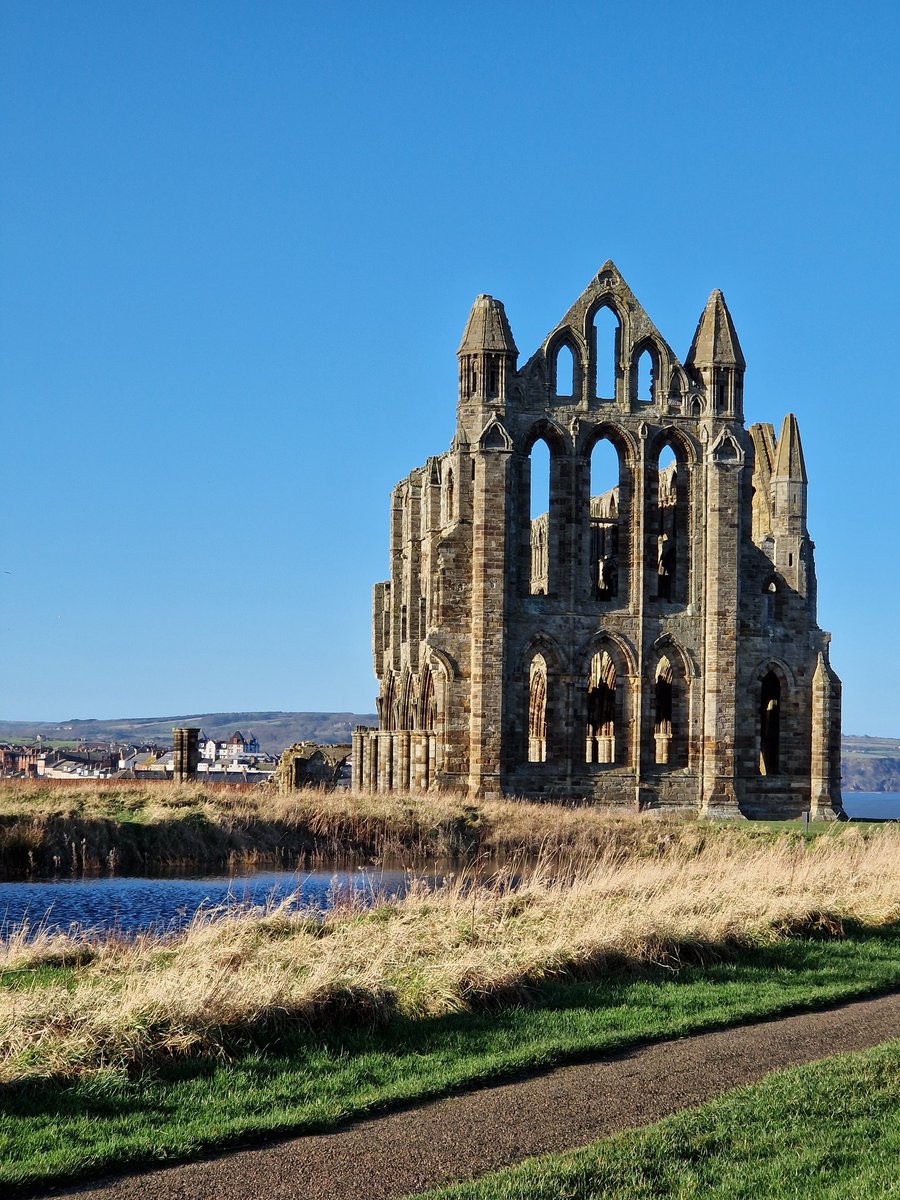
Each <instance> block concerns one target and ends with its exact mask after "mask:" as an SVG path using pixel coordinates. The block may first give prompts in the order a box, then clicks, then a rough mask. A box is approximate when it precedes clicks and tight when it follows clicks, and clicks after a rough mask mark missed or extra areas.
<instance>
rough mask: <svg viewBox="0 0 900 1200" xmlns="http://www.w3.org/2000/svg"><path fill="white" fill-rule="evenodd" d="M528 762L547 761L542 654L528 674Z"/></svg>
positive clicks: (545, 676) (545, 696)
mask: <svg viewBox="0 0 900 1200" xmlns="http://www.w3.org/2000/svg"><path fill="white" fill-rule="evenodd" d="M528 761H529V762H546V761H547V663H546V661H545V659H544V656H543V655H542V654H536V655H535V656H534V658H533V659H532V660H531V667H530V669H529V672H528Z"/></svg>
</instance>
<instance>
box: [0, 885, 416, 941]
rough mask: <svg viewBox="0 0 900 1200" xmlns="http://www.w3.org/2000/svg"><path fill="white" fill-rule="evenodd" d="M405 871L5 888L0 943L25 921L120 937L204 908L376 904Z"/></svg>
mask: <svg viewBox="0 0 900 1200" xmlns="http://www.w3.org/2000/svg"><path fill="white" fill-rule="evenodd" d="M411 878H413V877H412V876H411V875H410V874H409V872H407V871H400V870H395V871H388V870H372V869H368V870H363V869H359V870H351V871H328V872H325V871H322V872H313V873H309V874H307V873H298V872H296V871H258V872H248V873H247V874H242V875H211V876H204V877H201V878H188V879H171V878H169V879H142V878H132V877H127V878H111V879H67V880H52V881H45V882H40V883H3V884H0V936H2V935H3V933H4V932H5V931H7V930H9V929H10V928H12V927H15V926H17V925H21V924H22V922H23V921H25V920H27V921H28V924H29V926H30V927H31V928H32V929H35V928H36V927H38V926H40V927H42V928H44V929H46V930H48V931H50V932H59V931H66V930H68V929H70V928H71V927H72V926H73V925H77V926H81V927H82V928H85V929H91V930H97V931H107V930H117V931H121V932H122V933H129V934H130V933H137V932H138V931H141V930H154V931H157V932H163V931H166V930H175V929H180V928H183V927H184V926H185V925H187V924H189V923H190V921H191V919H192V917H193V916H194V914H195V913H196V912H197V911H198V910H200V909H208V908H220V907H226V908H229V909H240V908H244V909H246V908H261V907H264V906H265V905H267V904H275V903H278V902H279V901H280V900H284V899H285V898H286V897H288V896H291V897H292V898H293V899H292V904H294V905H296V906H297V907H304V908H306V907H309V908H313V909H317V910H319V911H324V910H325V909H328V908H331V907H333V906H334V904H335V901H336V900H337V899H338V898H340V897H347V896H349V895H353V896H356V897H359V898H361V899H366V900H371V899H372V897H373V896H375V895H386V896H396V895H401V894H402V893H403V892H404V891H405V890H406V888H407V887H408V886H409V881H410V879H411Z"/></svg>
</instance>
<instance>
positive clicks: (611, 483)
mask: <svg viewBox="0 0 900 1200" xmlns="http://www.w3.org/2000/svg"><path fill="white" fill-rule="evenodd" d="M590 504H591V512H590V526H591V551H590V571H591V593H592V595H593V596H594V598H595V599H597V600H613V599H615V598H616V597H617V596H618V594H619V456H618V454H617V453H616V449H615V447H614V446H613V445H612V443H611V442H609V441H608V440H606V439H605V438H601V440H600V441H599V442H598V443H597V444H596V446H595V447H594V449H593V451H592V453H591V500H590Z"/></svg>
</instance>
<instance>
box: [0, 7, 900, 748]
mask: <svg viewBox="0 0 900 1200" xmlns="http://www.w3.org/2000/svg"><path fill="white" fill-rule="evenodd" d="M898 45H900V5H897V4H896V2H893V3H887V2H885V3H878V2H871V3H863V4H859V5H853V4H847V3H846V2H842V3H833V2H828V0H825V2H822V0H817V2H816V3H812V2H808V3H793V4H785V3H784V2H783V0H777V2H769V0H762V2H760V0H754V2H753V3H752V4H742V5H726V4H722V3H721V2H720V0H719V2H716V3H691V2H690V0H686V2H684V3H678V4H673V3H662V2H660V3H650V2H641V0H631V2H629V3H627V4H626V3H621V2H620V3H616V4H612V3H601V2H598V0H595V2H592V3H588V2H583V3H577V2H570V3H566V2H565V0H560V2H557V3H555V4H552V5H551V4H548V3H533V2H531V0H515V2H513V0H498V2H495V3H492V4H484V3H460V2H455V3H452V4H449V3H448V4H437V3H434V4H431V3H388V2H384V3H374V4H373V3H371V2H362V0H349V2H348V0H345V2H343V3H340V4H338V3H334V2H331V3H319V2H305V3H304V2H300V0H268V2H267V3H264V4H261V3H258V2H255V0H254V2H249V0H248V2H244V3H236V2H229V0H209V2H203V0H193V2H187V3H185V2H184V0H178V2H172V3H168V2H165V0H154V2H153V3H151V4H138V3H119V2H118V0H115V2H114V0H107V2H103V0H62V2H53V0H5V3H4V4H3V5H2V7H0V411H2V414H3V416H2V448H3V454H2V470H0V504H2V518H0V519H2V526H3V530H4V535H3V538H2V542H0V638H2V655H0V717H3V718H7V719H15V718H21V719H33V720H56V719H64V718H69V717H111V716H138V715H167V714H179V713H190V712H198V711H218V710H242V709H247V710H252V709H321V710H327V709H350V710H355V711H363V712H364V711H371V710H372V706H373V697H374V691H375V681H374V676H373V673H372V666H371V653H370V625H369V622H370V615H369V614H370V597H371V585H372V583H373V582H374V581H376V580H378V579H382V578H384V576H385V573H386V570H387V533H388V530H387V516H388V495H389V491H390V488H391V486H392V485H393V484H394V483H395V482H396V481H397V480H398V479H400V478H402V477H403V476H404V475H406V474H407V472H408V471H409V470H410V469H412V468H413V467H415V466H418V465H420V464H421V463H422V462H423V461H424V460H425V458H426V457H427V456H428V455H429V454H435V453H440V452H442V451H443V450H445V449H446V448H447V446H448V445H449V442H450V438H451V436H452V433H453V426H454V409H455V401H456V359H455V350H456V346H457V343H458V340H459V336H460V333H461V330H462V327H463V324H464V322H465V319H466V315H467V313H468V309H469V307H470V305H471V303H472V300H473V298H474V296H475V295H476V294H477V293H479V292H488V293H491V294H492V295H495V296H498V297H499V298H500V299H502V300H503V301H504V303H505V304H506V309H507V312H508V314H509V318H510V321H511V324H512V328H513V332H514V334H515V337H516V341H517V343H518V346H519V349H520V351H521V352H522V358H521V360H520V361H523V362H524V360H525V359H526V358H527V357H529V356H530V354H531V353H532V352H533V350H534V349H535V348H536V347H537V345H538V344H539V343H540V341H541V339H542V338H543V336H544V335H545V333H547V332H548V331H549V330H550V329H551V328H552V327H553V326H554V325H555V324H556V323H557V321H558V320H559V319H560V317H561V316H562V315H563V313H564V312H565V310H566V309H567V307H568V306H569V304H570V303H571V302H572V301H573V300H574V299H575V298H576V297H577V295H578V294H579V293H580V292H581V290H582V289H583V288H584V287H585V286H586V285H587V283H588V282H589V280H590V279H591V276H592V275H593V274H594V273H595V272H596V271H597V269H598V267H599V266H600V264H601V263H602V262H603V261H604V259H606V258H607V257H611V258H613V259H614V260H615V262H616V263H617V265H618V266H619V268H620V270H621V271H622V273H623V275H624V276H625V278H626V280H627V281H628V282H629V284H630V285H631V287H632V288H633V290H634V291H635V293H636V294H637V296H638V298H639V299H640V301H641V302H642V304H643V305H644V307H645V308H646V309H647V311H648V312H649V314H650V316H651V317H652V318H653V320H654V321H655V323H656V324H657V326H658V327H659V329H660V331H661V332H662V334H663V336H664V337H665V338H666V339H667V340H668V341H669V342H670V344H671V345H672V346H673V348H674V349H675V351H676V353H677V354H679V356H680V357H682V358H683V357H684V356H685V354H686V353H687V349H688V346H689V344H690V339H691V335H692V333H693V330H694V327H695V325H696V322H697V318H698V316H699V314H700V312H701V310H702V308H703V305H704V303H705V301H706V298H707V296H708V294H709V292H710V290H711V289H712V288H714V287H721V288H722V289H723V291H724V292H725V295H726V297H727V300H728V304H729V307H730V309H731V312H732V314H733V317H734V320H735V323H736V325H737V329H738V333H739V335H740V338H741V341H742V344H743V348H744V352H745V355H746V358H747V361H748V370H747V378H746V410H747V413H746V415H747V419H748V422H749V421H752V420H769V421H772V422H774V423H775V425H776V428H777V427H778V425H779V424H780V421H781V418H782V416H783V415H784V413H785V412H786V411H788V410H791V411H793V412H795V413H796V414H797V416H798V419H799V421H800V428H801V432H802V435H803V441H804V448H805V451H806V459H807V465H808V468H809V473H810V479H811V486H810V527H811V532H812V536H813V538H814V539H815V541H816V544H817V551H816V554H817V566H818V574H819V592H820V605H819V621H820V624H821V625H822V626H823V627H824V628H826V629H831V630H832V631H833V634H834V642H833V662H834V664H835V666H836V668H837V670H838V672H839V673H840V674H841V676H842V677H843V680H844V713H845V719H844V727H845V729H846V730H847V731H850V732H856V733H871V734H882V735H893V734H900V699H898V697H900V688H898V680H900V651H898V638H897V628H898V626H897V609H898V604H900V600H898V597H900V534H898V522H900V469H898V453H897V450H896V448H895V447H894V444H893V439H894V436H895V423H896V416H897V413H898V409H900V398H898V396H900V392H898V383H897V378H896V375H895V373H894V369H895V367H896V365H897V350H898V328H900V299H898V297H900V270H898V268H900V253H898V251H900V220H898V191H900V129H898V112H900V100H898V97H900V87H898V70H897V54H898Z"/></svg>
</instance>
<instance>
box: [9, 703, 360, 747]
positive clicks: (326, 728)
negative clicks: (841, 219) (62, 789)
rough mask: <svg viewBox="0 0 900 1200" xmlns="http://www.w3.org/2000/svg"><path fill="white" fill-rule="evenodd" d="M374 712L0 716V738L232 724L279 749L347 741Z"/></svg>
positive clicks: (154, 735) (219, 728)
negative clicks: (55, 717) (52, 717)
mask: <svg viewBox="0 0 900 1200" xmlns="http://www.w3.org/2000/svg"><path fill="white" fill-rule="evenodd" d="M377 724H378V718H377V717H376V716H375V714H374V713H349V712H341V713H335V712H232V713H193V714H191V715H189V716H178V717H132V718H120V719H114V720H109V721H76V720H72V721H60V722H58V723H56V722H49V721H0V741H6V742H30V741H33V740H34V739H35V738H36V737H38V735H40V736H41V737H43V738H44V739H45V740H47V741H75V742H77V741H78V740H79V739H81V738H84V739H85V740H86V741H88V742H144V741H147V742H153V741H156V742H165V743H168V744H169V745H171V742H172V728H173V726H176V725H199V726H200V728H201V729H203V730H204V732H206V733H207V734H209V736H210V737H213V738H217V739H222V738H226V737H230V736H231V734H233V733H234V731H235V730H236V729H239V730H240V731H241V733H243V734H245V735H246V734H250V733H254V734H256V737H257V738H258V739H259V744H260V747H261V748H262V749H263V750H268V751H269V752H270V753H271V754H280V753H281V751H282V750H283V749H284V748H285V746H290V745H291V744H292V743H293V742H304V741H310V742H322V743H337V742H349V741H350V734H351V732H352V731H353V726H354V725H377Z"/></svg>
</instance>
